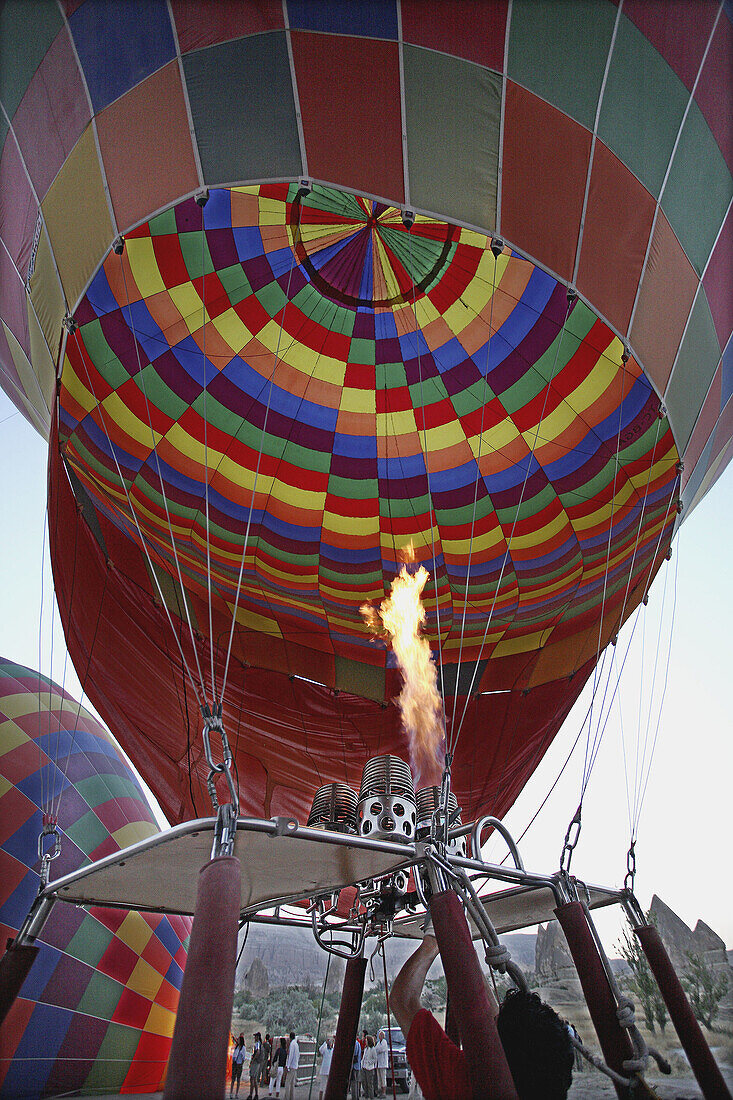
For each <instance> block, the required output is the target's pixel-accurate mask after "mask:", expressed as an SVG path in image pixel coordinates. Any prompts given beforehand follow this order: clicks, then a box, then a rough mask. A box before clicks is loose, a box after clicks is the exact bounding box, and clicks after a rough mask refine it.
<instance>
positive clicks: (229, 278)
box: [217, 264, 252, 306]
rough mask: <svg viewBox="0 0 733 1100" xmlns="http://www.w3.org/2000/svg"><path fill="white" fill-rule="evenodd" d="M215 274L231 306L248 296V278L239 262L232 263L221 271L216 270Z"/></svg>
mask: <svg viewBox="0 0 733 1100" xmlns="http://www.w3.org/2000/svg"><path fill="white" fill-rule="evenodd" d="M217 275H218V276H219V279H220V281H221V285H222V286H223V287H224V289H225V290H226V292H227V296H228V298H229V301H230V302H231V303H232V305H233V306H236V305H238V304H239V302H241V301H243V300H244V299H245V298H248V297H249V295H250V294H251V293H252V287H251V286H250V284H249V279H248V278H247V276H246V275H245V274H244V270H243V268H242V265H241V264H232V266H231V267H225V268H222V270H221V271H217Z"/></svg>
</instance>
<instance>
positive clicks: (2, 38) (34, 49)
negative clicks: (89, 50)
mask: <svg viewBox="0 0 733 1100" xmlns="http://www.w3.org/2000/svg"><path fill="white" fill-rule="evenodd" d="M63 25H64V21H63V17H62V15H61V12H60V10H59V7H58V4H56V3H55V0H35V3H34V4H33V5H32V6H31V5H30V4H28V2H27V0H6V2H5V3H4V4H3V5H2V8H0V101H1V102H2V105H3V107H4V108H5V110H6V111H7V112H8V115H9V116H10V118H11V119H12V118H13V115H14V114H15V112H16V110H17V108H18V106H19V105H20V101H21V99H22V98H23V96H24V95H25V91H26V88H27V87H28V84H29V83H30V81H31V78H32V77H33V74H34V73H35V71H36V69H37V68H38V66H39V65H40V64H41V62H42V61H43V58H44V57H45V55H46V52H47V50H48V49H49V47H50V45H51V43H52V42H53V40H54V38H55V37H56V35H57V34H58V32H59V31H60V30H61V29H62V27H63ZM3 118H4V115H3Z"/></svg>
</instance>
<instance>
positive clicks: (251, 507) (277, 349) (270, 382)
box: [221, 204, 301, 699]
mask: <svg viewBox="0 0 733 1100" xmlns="http://www.w3.org/2000/svg"><path fill="white" fill-rule="evenodd" d="M300 217H301V206H300V204H299V205H298V223H297V225H296V235H297V234H298V233H300ZM294 269H295V249H293V250H292V260H291V263H290V272H289V274H288V284H287V288H286V290H285V304H284V306H283V310H282V317H281V319H280V331H279V332H278V334H277V345H276V347H275V360H274V362H273V365H272V370H271V372H270V377H269V380H268V391H267V405H266V406H265V415H264V418H263V421H262V431H261V432H260V445H259V449H258V451H257V465H256V467H255V476H254V482H253V485H252V495H251V498H250V504H249V513H248V515H247V527H246V528H245V532H244V542H243V544H242V558H241V560H240V563H239V575H238V577H237V589H236V594H235V597H234V607H233V608H232V625H231V628H230V631H229V643H228V645H227V656H226V661H225V664H224V677H223V680H222V686H221V697H222V699H223V698H224V695H225V692H226V685H227V679H228V676H229V661H230V658H231V654H232V643H233V641H234V627H235V626H236V622H237V610H238V608H239V599H240V595H241V591H242V578H243V576H244V561H245V557H246V554H247V545H248V543H249V532H250V528H251V525H252V513H253V511H254V505H255V494H256V493H257V481H258V479H259V476H260V465H261V463H262V452H263V449H264V446H265V434H266V432H267V421H268V418H269V415H270V405H271V403H272V390H273V379H274V377H275V371H276V370H277V367H278V363H279V362H280V342H281V340H282V334H283V327H284V325H285V312H286V310H287V306H288V302H289V301H290V283H291V280H292V277H293V271H294ZM235 438H236V436H235Z"/></svg>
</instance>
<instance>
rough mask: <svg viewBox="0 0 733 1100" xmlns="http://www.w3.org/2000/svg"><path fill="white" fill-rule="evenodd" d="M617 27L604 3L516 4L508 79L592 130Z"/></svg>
mask: <svg viewBox="0 0 733 1100" xmlns="http://www.w3.org/2000/svg"><path fill="white" fill-rule="evenodd" d="M615 21H616V6H615V5H614V4H611V3H609V2H608V0H583V2H582V3H578V0H514V3H513V4H512V21H511V30H510V34H509V56H508V61H507V75H508V76H509V77H511V79H512V80H514V81H516V82H517V83H518V84H522V85H523V86H524V87H525V88H528V89H529V90H530V91H531V92H534V93H535V95H538V96H540V97H541V98H542V99H544V100H546V101H547V102H548V103H552V104H553V105H554V106H555V107H559V108H560V110H561V111H563V112H564V113H565V114H566V115H570V117H571V118H574V119H576V121H577V122H580V123H581V125H583V126H585V127H587V128H588V129H589V130H592V129H593V125H594V122H595V117H596V110H597V107H598V96H599V94H600V90H601V83H602V82H603V73H604V71H605V68H606V58H607V57H608V47H609V45H610V43H611V36H612V34H613V26H614V23H615ZM558 155H559V156H562V150H558Z"/></svg>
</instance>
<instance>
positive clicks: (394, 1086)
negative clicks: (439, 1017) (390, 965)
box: [382, 941, 407, 1100]
mask: <svg viewBox="0 0 733 1100" xmlns="http://www.w3.org/2000/svg"><path fill="white" fill-rule="evenodd" d="M382 964H383V966H384V998H385V1000H386V1002H387V1038H388V1040H389V1064H390V1066H391V1067H392V1100H397V1077H396V1074H395V1071H394V1055H393V1053H392V1013H391V1012H390V1010H389V982H388V981H387V955H386V953H385V950H384V941H382ZM405 1038H407V1036H405Z"/></svg>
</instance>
